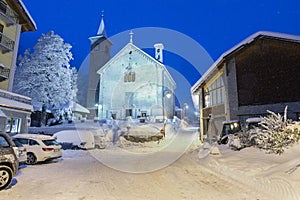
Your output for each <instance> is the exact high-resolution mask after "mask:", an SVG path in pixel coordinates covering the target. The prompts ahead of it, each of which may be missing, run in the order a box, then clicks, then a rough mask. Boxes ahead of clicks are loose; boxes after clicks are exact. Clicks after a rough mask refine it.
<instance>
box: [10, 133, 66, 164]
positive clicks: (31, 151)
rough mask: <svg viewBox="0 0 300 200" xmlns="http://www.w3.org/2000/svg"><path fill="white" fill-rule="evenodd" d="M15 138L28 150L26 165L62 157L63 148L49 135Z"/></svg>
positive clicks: (29, 135)
mask: <svg viewBox="0 0 300 200" xmlns="http://www.w3.org/2000/svg"><path fill="white" fill-rule="evenodd" d="M13 138H14V139H15V140H17V141H19V142H20V143H21V144H23V145H24V147H25V148H26V150H27V161H26V164H29V165H32V164H35V163H37V162H42V161H46V160H52V159H56V158H60V157H61V156H62V146H61V145H60V144H59V143H58V142H57V141H56V139H55V138H54V137H52V136H49V135H39V134H18V135H15V136H13Z"/></svg>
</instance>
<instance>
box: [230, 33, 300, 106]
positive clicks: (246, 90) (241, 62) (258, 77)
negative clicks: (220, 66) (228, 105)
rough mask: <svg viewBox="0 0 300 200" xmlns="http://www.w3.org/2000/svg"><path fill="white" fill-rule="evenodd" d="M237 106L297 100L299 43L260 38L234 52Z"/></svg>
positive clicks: (299, 93)
mask: <svg viewBox="0 0 300 200" xmlns="http://www.w3.org/2000/svg"><path fill="white" fill-rule="evenodd" d="M235 61H236V73H237V89H238V99H239V106H247V105H264V104H273V103H284V102H297V101H300V90H299V85H300V44H299V43H296V42H289V41H283V40H275V39H271V38H260V39H258V40H257V41H255V42H254V43H253V44H252V45H250V46H248V47H246V48H245V49H244V50H243V51H241V52H240V53H238V54H236V56H235Z"/></svg>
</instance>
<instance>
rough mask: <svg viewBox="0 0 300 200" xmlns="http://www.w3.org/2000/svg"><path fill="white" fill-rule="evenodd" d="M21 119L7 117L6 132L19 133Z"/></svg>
mask: <svg viewBox="0 0 300 200" xmlns="http://www.w3.org/2000/svg"><path fill="white" fill-rule="evenodd" d="M20 130H21V119H19V118H7V120H6V133H20Z"/></svg>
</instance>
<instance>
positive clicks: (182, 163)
mask: <svg viewBox="0 0 300 200" xmlns="http://www.w3.org/2000/svg"><path fill="white" fill-rule="evenodd" d="M183 137H184V135H182V137H179V138H180V139H182V138H183ZM132 148H133V147H131V150H132ZM135 148H141V147H140V146H136V147H135ZM171 149H172V151H174V148H173V147H171ZM104 152H105V151H104ZM109 152H110V151H106V153H109ZM106 153H105V154H106ZM91 155H92V154H91V153H90V151H72V150H66V151H64V153H63V158H62V159H60V160H58V161H57V162H53V163H46V164H39V165H34V166H27V167H26V168H23V169H21V170H20V172H19V174H18V175H17V176H16V178H15V179H14V184H13V185H12V187H11V188H9V189H7V190H5V191H1V192H0V199H1V200H2V199H18V200H22V199H24V200H25V199H26V200H27V199H33V200H35V199H37V200H40V199H60V200H63V199H66V200H69V199H72V200H73V199H79V200H90V199H103V200H109V199H112V200H119V199H120V200H123V199H130V200H135V199H138V200H141V199H147V200H148V199H149V200H150V199H154V200H159V199H163V200H165V199H166V200H168V199H172V200H174V199H175V200H176V199H205V200H207V199H209V200H214V199H218V200H219V199H223V200H226V199H228V200H229V199H230V200H234V199H237V200H240V199H247V200H248V199H267V198H263V197H262V196H261V195H260V194H256V193H255V191H253V190H251V189H250V188H247V187H245V186H242V185H240V184H239V183H237V182H234V181H231V180H230V179H228V178H222V177H221V176H217V175H215V174H212V173H210V172H209V171H208V170H206V169H205V168H203V167H202V166H201V165H200V164H199V163H198V162H197V160H196V159H195V158H194V157H192V156H191V154H189V153H184V154H183V155H181V156H180V157H179V159H177V160H176V161H174V162H173V163H172V164H170V165H168V166H166V167H164V168H161V169H157V170H155V171H153V172H148V173H138V174H134V173H126V172H122V171H119V170H115V169H113V168H111V167H107V166H106V165H104V164H102V163H101V162H99V161H98V159H95V157H93V156H91ZM102 155H104V154H102Z"/></svg>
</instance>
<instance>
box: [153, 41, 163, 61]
mask: <svg viewBox="0 0 300 200" xmlns="http://www.w3.org/2000/svg"><path fill="white" fill-rule="evenodd" d="M154 48H155V59H156V60H158V61H159V62H161V63H162V62H163V49H164V45H163V44H162V43H157V44H155V45H154Z"/></svg>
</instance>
